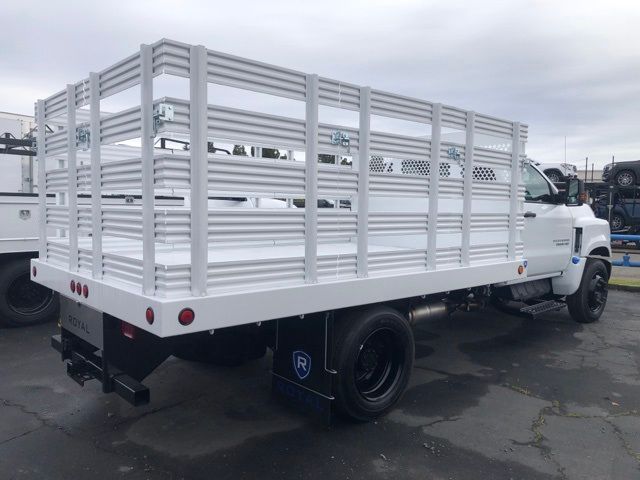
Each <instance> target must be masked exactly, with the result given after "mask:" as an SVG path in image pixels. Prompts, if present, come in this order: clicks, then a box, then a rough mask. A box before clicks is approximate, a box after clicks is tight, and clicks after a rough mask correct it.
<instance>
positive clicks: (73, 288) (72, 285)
mask: <svg viewBox="0 0 640 480" xmlns="http://www.w3.org/2000/svg"><path fill="white" fill-rule="evenodd" d="M69 287H70V288H71V291H72V292H74V293H75V291H76V281H75V280H71V283H70V284H69Z"/></svg>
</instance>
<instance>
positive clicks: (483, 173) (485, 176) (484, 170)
mask: <svg viewBox="0 0 640 480" xmlns="http://www.w3.org/2000/svg"><path fill="white" fill-rule="evenodd" d="M462 176H463V177H464V166H462ZM471 177H472V178H473V179H474V180H479V181H482V182H497V181H498V176H497V174H496V171H495V170H494V169H493V168H491V167H480V166H474V167H473V172H472V173H471Z"/></svg>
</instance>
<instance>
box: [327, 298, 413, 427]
mask: <svg viewBox="0 0 640 480" xmlns="http://www.w3.org/2000/svg"><path fill="white" fill-rule="evenodd" d="M334 338H335V339H336V342H335V345H334V352H333V367H334V368H335V370H337V376H336V377H337V378H336V382H335V397H336V400H335V401H336V407H337V410H338V411H339V412H340V413H341V414H343V415H344V416H346V417H349V418H351V419H353V420H357V421H362V422H366V421H370V420H373V419H375V418H377V417H380V416H381V415H384V414H386V413H387V412H388V411H389V410H391V409H392V408H393V407H394V406H395V405H396V404H397V403H398V401H399V400H400V398H401V397H402V394H403V393H404V391H405V389H406V388H407V384H408V382H409V377H410V376H411V369H412V367H413V357H414V354H415V345H414V339H413V332H412V331H411V327H410V325H409V322H407V320H406V318H404V317H403V316H402V315H401V314H400V313H398V312H397V311H396V310H393V309H392V308H389V307H384V306H378V307H371V308H367V309H364V310H358V311H355V312H352V314H350V315H347V316H345V317H344V318H341V319H339V320H338V321H337V322H336V328H335V330H334Z"/></svg>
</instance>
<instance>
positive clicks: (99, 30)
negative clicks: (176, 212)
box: [0, 0, 640, 166]
mask: <svg viewBox="0 0 640 480" xmlns="http://www.w3.org/2000/svg"><path fill="white" fill-rule="evenodd" d="M163 37H167V38H172V39H175V40H180V41H183V42H187V43H192V44H203V45H205V46H207V47H208V48H211V49H215V50H220V51H224V52H228V53H233V54H237V55H242V56H245V57H249V58H255V59H258V60H263V61H267V62H270V63H275V64H278V65H282V66H287V67H291V68H294V69H297V70H302V71H305V72H309V73H318V74H320V75H324V76H327V77H331V78H338V79H340V80H343V81H347V82H352V83H357V84H364V85H371V86H372V87H375V88H381V89H385V90H390V91H393V92H398V93H403V94H406V95H412V96H417V97H420V98H425V99H427V100H431V101H438V102H443V103H447V104H450V105H455V106H458V107H462V108H465V109H473V110H476V111H478V112H482V113H487V114H492V115H496V116H499V117H503V118H507V119H512V120H520V121H522V122H525V123H528V124H529V132H530V135H529V144H528V145H527V152H528V154H529V156H530V157H533V158H536V159H538V160H541V161H548V162H551V161H562V160H563V159H564V137H565V135H566V137H567V160H568V161H571V162H573V163H577V164H579V165H580V166H583V165H584V158H585V157H586V156H588V157H589V163H591V162H592V161H593V162H595V163H596V166H601V165H603V164H604V163H606V162H608V161H610V159H611V155H615V156H616V161H618V160H633V159H640V2H638V1H615V0H609V1H607V2H604V1H599V2H596V1H591V0H582V1H562V0H556V1H515V0H510V1H490V0H484V1H466V2H464V1H452V0H441V1H410V0H386V1H375V0H369V1H363V2H355V1H349V0H342V1H337V2H334V1H328V0H323V1H317V2H311V1H306V2H305V1H301V0H297V1H274V0H270V1H256V2H247V1H241V0H227V1H224V2H216V1H206V0H204V1H177V0H173V1H161V0H154V1H148V2H147V1H141V0H129V1H126V2H121V1H101V2H92V1H88V0H86V1H84V2H72V1H67V2H65V1H56V2H51V1H40V2H36V1H26V0H21V1H11V2H4V4H3V7H2V27H1V28H0V41H1V42H0V45H1V50H0V110H3V111H9V112H17V113H32V110H33V102H34V100H35V99H37V98H44V97H47V96H49V95H50V94H52V93H55V92H56V91H59V90H62V89H63V88H64V86H65V85H66V84H67V83H70V82H75V81H78V80H80V79H82V78H84V77H86V76H87V74H88V72H89V71H91V70H101V69H102V68H105V67H106V66H109V65H110V64H112V63H114V62H115V61H117V60H120V59H122V58H124V57H125V56H127V55H129V54H131V53H133V52H135V51H136V50H137V49H138V48H139V45H140V44H141V43H152V42H154V41H156V40H158V39H160V38H163Z"/></svg>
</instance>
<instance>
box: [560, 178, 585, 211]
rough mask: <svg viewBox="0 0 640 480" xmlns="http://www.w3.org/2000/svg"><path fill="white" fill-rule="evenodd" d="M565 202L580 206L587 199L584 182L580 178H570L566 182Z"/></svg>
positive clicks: (569, 204)
mask: <svg viewBox="0 0 640 480" xmlns="http://www.w3.org/2000/svg"><path fill="white" fill-rule="evenodd" d="M565 185H566V186H565V192H566V193H565V199H564V200H565V204H566V205H568V206H578V207H579V206H580V205H582V204H583V203H584V202H585V201H586V196H587V194H586V191H585V189H584V182H583V181H582V180H580V179H578V178H575V177H574V178H569V179H567V181H566V182H565Z"/></svg>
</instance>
